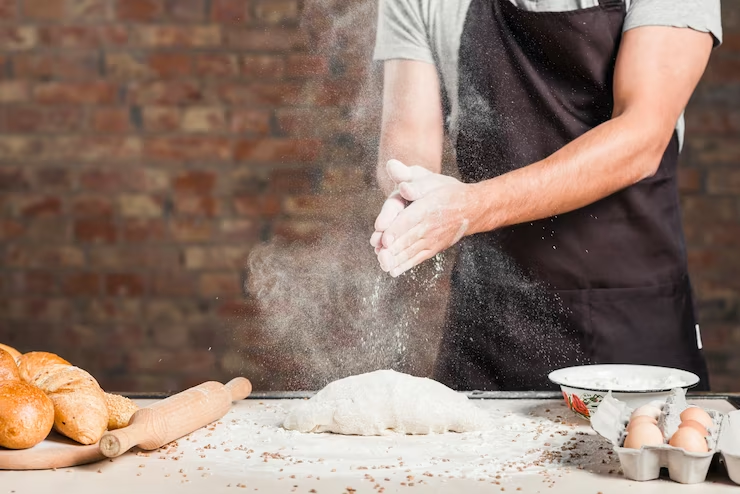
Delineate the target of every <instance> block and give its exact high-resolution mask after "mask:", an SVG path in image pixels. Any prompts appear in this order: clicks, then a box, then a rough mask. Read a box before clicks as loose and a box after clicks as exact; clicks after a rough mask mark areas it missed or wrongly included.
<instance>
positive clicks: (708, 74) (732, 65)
mask: <svg viewBox="0 0 740 494" xmlns="http://www.w3.org/2000/svg"><path fill="white" fill-rule="evenodd" d="M738 71H740V60H737V59H735V58H723V59H722V61H721V63H720V62H717V63H710V64H709V65H708V66H707V69H706V70H705V71H704V75H703V77H702V81H703V82H705V83H710V84H716V85H720V84H731V83H735V82H737V74H738Z"/></svg>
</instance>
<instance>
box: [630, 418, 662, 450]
mask: <svg viewBox="0 0 740 494" xmlns="http://www.w3.org/2000/svg"><path fill="white" fill-rule="evenodd" d="M660 444H663V433H662V432H660V429H658V426H657V425H653V424H651V423H642V424H637V425H635V426H634V427H633V428H632V430H630V431H629V432H628V433H627V439H625V440H624V447H625V448H631V449H640V448H641V447H643V446H658V445H660Z"/></svg>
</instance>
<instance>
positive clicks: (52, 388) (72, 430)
mask: <svg viewBox="0 0 740 494" xmlns="http://www.w3.org/2000/svg"><path fill="white" fill-rule="evenodd" d="M18 368H19V370H20V374H21V378H22V379H24V380H25V381H26V382H28V383H30V384H33V385H35V386H38V387H39V388H40V389H41V390H42V391H44V392H45V393H46V395H47V396H48V397H49V398H51V401H52V403H54V429H55V430H56V431H58V432H59V433H60V434H63V435H65V436H67V437H69V438H70V439H74V440H75V441H77V442H79V443H82V444H93V443H96V442H98V440H100V437H101V436H102V435H103V433H104V432H105V431H106V429H107V428H108V407H107V405H106V402H105V393H104V392H103V390H102V389H100V385H98V382H97V381H96V380H95V378H94V377H92V376H91V375H90V374H88V373H87V372H85V371H84V370H82V369H80V368H78V367H74V366H72V365H70V364H69V363H68V362H67V361H66V360H64V359H62V358H61V357H59V356H57V355H54V354H50V353H45V352H32V353H26V354H23V355H21V358H20V359H19V362H18Z"/></svg>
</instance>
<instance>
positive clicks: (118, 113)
mask: <svg viewBox="0 0 740 494" xmlns="http://www.w3.org/2000/svg"><path fill="white" fill-rule="evenodd" d="M91 120H92V122H91V126H92V130H94V131H95V132H106V133H125V132H128V131H130V130H131V123H130V120H129V110H128V108H114V107H110V108H96V109H93V110H92V115H91Z"/></svg>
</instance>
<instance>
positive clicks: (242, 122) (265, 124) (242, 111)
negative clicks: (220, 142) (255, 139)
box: [231, 108, 271, 136]
mask: <svg viewBox="0 0 740 494" xmlns="http://www.w3.org/2000/svg"><path fill="white" fill-rule="evenodd" d="M270 116H271V112H269V111H267V110H253V109H251V108H235V109H233V110H232V111H231V132H233V133H235V134H240V135H244V134H247V135H253V136H265V135H268V134H269V133H270Z"/></svg>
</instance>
